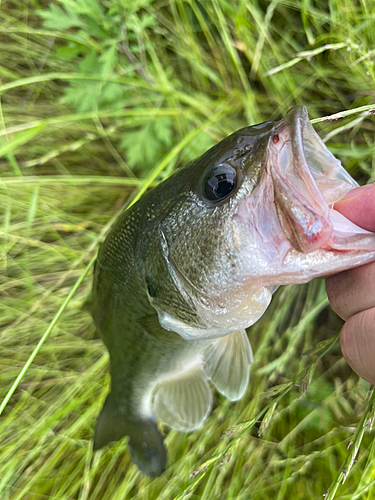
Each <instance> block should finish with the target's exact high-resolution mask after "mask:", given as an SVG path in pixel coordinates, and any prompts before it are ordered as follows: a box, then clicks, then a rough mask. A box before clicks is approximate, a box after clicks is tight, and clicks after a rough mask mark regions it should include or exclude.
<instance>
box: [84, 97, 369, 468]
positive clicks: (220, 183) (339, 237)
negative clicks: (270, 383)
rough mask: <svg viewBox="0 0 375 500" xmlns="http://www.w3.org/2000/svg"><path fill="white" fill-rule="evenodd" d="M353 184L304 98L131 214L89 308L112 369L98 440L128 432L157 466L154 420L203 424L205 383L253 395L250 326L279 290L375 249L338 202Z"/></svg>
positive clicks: (99, 273) (146, 464)
mask: <svg viewBox="0 0 375 500" xmlns="http://www.w3.org/2000/svg"><path fill="white" fill-rule="evenodd" d="M355 187H357V184H356V182H355V181H354V180H353V179H352V178H351V177H350V175H349V174H348V173H347V172H346V171H345V170H344V169H343V167H342V166H341V164H340V162H339V161H338V160H337V159H336V158H335V157H334V156H333V155H332V154H331V153H330V152H329V151H328V149H327V148H326V147H325V145H324V144H323V142H322V141H321V139H320V138H319V136H318V135H317V134H316V132H315V131H314V129H313V127H312V125H311V124H310V122H309V120H308V115H307V111H306V108H304V107H301V106H295V107H293V108H292V109H291V110H290V111H289V112H288V113H287V115H286V118H285V119H284V120H281V121H280V122H277V123H274V122H269V121H268V122H264V123H261V124H259V125H254V126H252V127H246V128H243V129H241V130H238V131H237V132H235V133H234V134H232V135H230V136H229V137H227V138H226V139H224V140H222V141H221V142H219V143H218V144H217V145H216V146H214V147H212V148H211V149H210V150H209V151H207V152H206V153H205V154H203V155H202V156H201V157H199V158H197V159H196V160H194V161H193V162H191V163H189V164H188V165H187V166H186V167H184V168H182V169H180V170H179V171H177V172H176V173H175V174H174V175H172V176H171V177H170V178H169V179H167V180H165V181H164V182H162V183H160V184H159V185H158V186H157V187H155V188H154V189H153V190H151V191H150V192H148V193H147V194H145V195H144V196H143V197H142V198H141V199H140V200H139V201H138V202H137V203H135V204H134V205H133V206H132V207H131V208H130V209H128V210H127V211H125V212H124V214H123V215H122V216H121V217H120V218H119V220H118V221H117V223H116V224H115V225H114V226H113V228H112V230H111V232H110V233H109V235H108V237H107V238H106V240H105V242H104V243H103V245H102V246H101V248H100V252H99V256H98V259H97V261H96V266H95V272H94V284H93V307H92V314H93V318H94V321H95V324H96V326H97V329H98V331H99V334H100V336H101V337H102V339H103V341H104V343H105V345H106V346H107V349H108V351H109V354H110V370H111V391H110V394H109V396H108V397H107V399H106V401H105V404H104V406H103V409H102V411H101V413H100V416H99V418H98V421H97V424H96V429H95V437H94V449H99V448H101V447H103V446H105V445H106V444H107V443H109V442H111V441H117V440H119V439H120V438H122V437H124V436H129V448H130V453H131V456H132V459H133V461H134V463H135V464H137V466H138V467H139V468H140V470H141V471H142V472H143V473H145V474H147V475H148V476H157V475H160V474H161V473H162V472H163V471H164V470H165V467H166V461H167V459H166V451H165V448H164V445H163V437H162V434H161V433H160V431H159V430H158V426H157V419H159V420H161V421H162V422H164V423H165V424H167V425H168V426H169V427H171V428H173V429H177V430H180V431H192V430H194V429H197V428H198V427H200V426H201V425H202V424H203V422H204V421H205V419H207V417H208V415H209V414H210V411H211V405H212V393H211V389H210V386H209V380H210V381H211V382H212V383H213V385H214V386H215V387H216V389H217V390H218V391H220V392H221V393H222V394H224V395H225V396H226V397H227V398H229V399H230V400H231V401H235V400H238V399H240V398H241V397H242V396H243V394H244V392H245V390H246V387H247V385H248V381H249V368H250V364H251V363H252V359H253V358H252V352H251V347H250V344H249V341H248V338H247V335H246V331H245V329H246V328H248V327H250V326H251V325H252V324H253V323H255V322H256V321H257V320H258V319H259V318H260V317H261V316H262V315H263V313H264V312H265V310H266V309H267V307H268V305H269V303H270V301H271V297H272V293H273V292H274V291H275V290H276V288H277V287H278V286H280V285H287V284H292V283H305V282H308V281H310V280H311V279H313V278H316V277H319V276H327V275H329V274H332V273H336V272H339V271H342V270H344V269H348V268H351V267H354V266H358V265H361V264H364V263H366V262H369V261H371V260H374V259H375V233H370V232H368V231H365V230H363V229H361V228H359V227H357V226H356V225H354V224H352V223H351V222H350V221H349V220H347V219H346V218H345V217H344V216H343V215H341V214H340V213H338V212H337V211H335V209H334V203H335V202H336V201H338V200H339V199H341V198H342V197H343V196H344V195H345V194H347V192H348V191H350V190H351V189H353V188H355Z"/></svg>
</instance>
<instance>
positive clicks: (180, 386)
mask: <svg viewBox="0 0 375 500" xmlns="http://www.w3.org/2000/svg"><path fill="white" fill-rule="evenodd" d="M211 407H212V393H211V389H210V387H209V385H208V382H207V377H206V376H205V374H204V372H203V371H202V370H201V368H200V365H199V366H197V367H195V368H193V369H192V370H190V371H189V372H186V373H184V374H183V375H181V376H180V377H178V378H173V379H170V380H165V381H164V382H162V383H160V384H159V385H158V386H157V387H156V390H155V393H154V411H155V413H156V416H157V417H158V418H159V419H160V420H161V421H162V422H164V423H165V424H166V425H168V426H169V427H171V428H172V429H176V430H178V431H186V432H188V431H193V430H194V429H198V427H200V426H201V425H202V424H203V422H204V421H205V420H206V418H207V417H208V415H209V414H210V411H211Z"/></svg>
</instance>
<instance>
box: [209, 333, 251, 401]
mask: <svg viewBox="0 0 375 500" xmlns="http://www.w3.org/2000/svg"><path fill="white" fill-rule="evenodd" d="M252 362H253V353H252V350H251V346H250V342H249V339H248V338H247V335H246V331H245V330H238V331H235V332H232V333H230V334H229V335H226V336H225V337H222V338H220V339H218V340H216V341H215V342H213V343H212V344H211V345H210V346H209V347H208V348H207V350H206V351H205V353H204V356H203V368H204V371H205V372H206V374H207V376H208V377H209V378H210V379H211V381H212V383H213V384H214V385H215V386H216V389H217V390H218V391H219V392H221V394H223V395H224V396H226V397H227V398H228V399H230V400H231V401H237V400H238V399H241V398H242V396H243V395H244V393H245V390H246V387H247V385H248V383H249V371H250V365H251V363H252Z"/></svg>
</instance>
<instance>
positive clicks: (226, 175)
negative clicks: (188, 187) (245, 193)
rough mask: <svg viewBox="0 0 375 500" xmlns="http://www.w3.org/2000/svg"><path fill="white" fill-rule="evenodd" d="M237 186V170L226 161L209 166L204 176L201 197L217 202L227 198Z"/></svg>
mask: <svg viewBox="0 0 375 500" xmlns="http://www.w3.org/2000/svg"><path fill="white" fill-rule="evenodd" d="M236 187H237V172H236V170H235V169H234V168H233V167H232V166H231V165H229V164H228V163H221V164H220V165H215V166H214V167H213V168H212V167H211V168H210V169H209V171H208V172H207V174H206V175H205V176H204V185H203V198H204V200H205V201H208V202H211V203H212V202H215V201H216V202H219V201H223V200H224V199H225V198H227V197H228V196H229V195H230V194H231V193H232V192H233V191H234V190H235V189H236Z"/></svg>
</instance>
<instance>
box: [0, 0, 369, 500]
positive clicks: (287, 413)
mask: <svg viewBox="0 0 375 500" xmlns="http://www.w3.org/2000/svg"><path fill="white" fill-rule="evenodd" d="M0 19H1V23H0V32H1V41H0V44H1V54H2V57H1V61H0V78H1V85H0V99H1V101H0V104H1V108H0V162H1V165H0V168H1V179H0V211H1V212H0V213H1V221H0V222H1V229H0V231H1V233H0V234H1V237H2V245H1V256H2V261H1V262H2V264H1V275H0V294H1V301H0V310H1V314H0V325H1V330H0V363H1V365H0V378H1V387H0V397H1V401H2V404H1V406H0V412H1V413H2V415H1V419H0V443H1V446H0V458H1V460H0V498H1V499H3V500H21V499H22V500H34V499H54V500H62V499H64V500H68V499H69V500H71V499H79V500H86V499H90V500H109V499H111V500H116V499H121V500H124V499H134V500H135V499H137V500H146V499H147V500H153V499H165V500H172V499H183V498H190V499H198V498H199V499H202V500H206V499H220V500H221V499H238V500H246V499H249V498H251V499H253V500H258V499H264V498H274V499H277V500H281V499H284V498H293V499H294V500H299V499H301V500H302V499H303V500H306V499H309V498H311V499H313V498H314V499H315V498H323V495H326V496H325V499H326V500H327V499H333V498H334V497H336V498H340V499H353V500H354V499H365V498H373V497H374V495H375V487H374V481H375V479H374V473H373V470H374V464H375V445H374V442H373V441H372V434H371V432H370V431H371V426H372V421H373V418H374V413H373V408H374V406H373V400H374V393H373V392H372V389H371V388H369V386H368V384H367V383H365V382H364V381H362V380H359V379H358V377H357V376H355V375H354V374H353V373H352V372H351V370H350V369H349V368H348V367H347V365H346V364H345V361H344V360H343V358H342V356H341V353H340V350H339V343H338V342H336V340H337V333H338V332H339V330H340V327H341V321H340V320H339V319H338V318H337V317H336V315H335V314H334V313H333V312H332V311H331V310H330V308H329V306H328V302H327V299H326V296H325V292H324V283H322V282H320V281H314V282H312V283H310V285H308V286H305V287H304V286H298V287H285V288H283V289H281V290H279V291H278V292H277V294H276V296H275V299H274V301H273V303H272V305H271V307H270V309H269V310H268V312H267V313H266V314H265V315H264V317H263V318H262V320H261V321H259V322H258V323H257V324H256V325H255V326H254V327H253V328H251V330H250V331H249V336H250V340H251V343H252V346H253V349H254V353H255V363H254V365H253V366H252V374H251V385H250V387H249V389H248V391H247V393H246V395H245V396H244V398H243V399H242V400H241V401H239V402H237V403H236V404H232V403H230V402H228V401H227V400H226V399H225V398H222V397H221V396H220V395H216V400H215V408H214V411H213V413H212V415H211V417H210V418H209V420H208V421H207V423H206V424H205V425H204V427H203V428H201V429H199V430H198V431H196V432H194V433H192V434H189V435H186V434H182V433H177V432H170V431H168V429H165V433H166V434H167V437H166V444H167V447H168V450H169V464H170V467H169V469H168V470H167V472H166V473H165V474H164V475H163V476H162V477H160V478H157V479H154V480H152V481H151V480H149V479H147V478H145V477H143V476H142V475H141V474H140V473H139V472H138V470H137V469H136V467H135V466H133V465H132V464H131V461H130V457H129V454H128V451H127V446H126V443H125V441H122V442H120V443H118V444H116V445H115V446H113V447H111V448H108V449H105V450H104V451H101V452H98V453H95V454H93V453H92V448H91V439H92V435H93V426H94V423H95V419H96V416H97V414H98V412H99V409H100V407H101V404H102V402H103V399H104V397H105V394H106V391H107V388H108V382H109V377H108V373H107V364H108V355H107V353H106V351H105V349H104V347H103V345H102V343H101V341H100V340H98V339H95V338H94V329H93V326H92V322H91V319H90V317H89V315H88V314H87V313H86V312H85V311H84V309H83V308H82V306H83V304H84V302H85V300H86V297H87V295H88V294H89V292H90V287H91V264H92V262H93V258H94V257H95V252H96V249H97V247H98V244H99V242H100V241H102V239H103V237H104V236H105V234H106V233H107V231H108V228H109V227H110V225H111V224H112V222H113V221H114V220H115V219H116V217H117V216H118V214H119V213H120V212H121V211H122V210H123V209H124V208H125V207H126V206H128V205H129V204H130V203H131V202H132V201H134V199H136V198H137V197H139V196H140V195H141V194H142V193H143V192H144V191H145V190H146V189H148V188H149V187H150V186H152V185H153V184H154V183H155V182H159V181H160V180H162V179H163V178H165V177H166V176H168V175H170V173H171V172H172V171H173V170H174V169H175V168H177V167H179V166H181V165H183V164H184V163H186V162H187V161H188V160H190V159H192V158H194V157H195V156H197V155H199V154H201V153H202V152H204V151H205V150H206V149H207V148H208V147H210V146H211V145H212V144H214V143H215V142H216V141H218V140H220V139H221V138H223V137H225V136H226V135H228V134H229V133H231V132H233V131H234V130H236V129H238V128H240V127H243V126H246V125H248V124H253V123H256V122H260V121H264V120H266V119H279V118H280V117H281V116H283V115H284V114H285V112H286V110H287V109H288V108H289V107H290V106H291V105H293V104H295V103H297V104H304V105H306V106H307V107H308V110H309V113H310V117H311V118H313V119H314V120H315V126H316V128H317V129H318V131H319V132H320V134H321V136H322V137H323V138H324V140H325V141H326V143H327V145H328V146H329V148H330V150H331V151H332V152H333V153H334V154H335V155H337V156H338V157H339V158H340V159H341V161H342V163H343V164H344V166H345V167H346V168H347V169H348V170H349V171H350V173H351V174H352V175H353V176H354V177H355V178H356V179H357V180H358V182H360V183H361V184H363V183H366V182H368V181H369V180H370V181H373V180H374V179H375V162H374V151H375V142H374V140H375V139H374V137H375V134H374V132H375V124H374V121H373V118H372V116H371V112H369V111H370V110H371V109H373V108H372V103H373V102H374V90H373V89H374V83H375V72H374V57H375V43H374V42H375V31H374V29H373V26H374V22H375V4H374V2H371V0H358V2H352V1H350V0H329V1H328V2H325V1H322V0H297V1H290V0H272V1H268V0H267V1H265V0H254V1H252V0H234V1H231V2H230V1H227V0H205V1H203V0H201V1H198V0H174V1H169V0H133V1H131V2H130V1H129V0H101V1H100V0H53V1H51V2H48V1H43V0H29V2H25V1H23V0H13V1H12V2H2V4H1V7H0ZM335 113H339V114H338V115H335ZM331 115H334V116H333V118H334V119H332V116H331ZM312 346H315V347H312Z"/></svg>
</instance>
